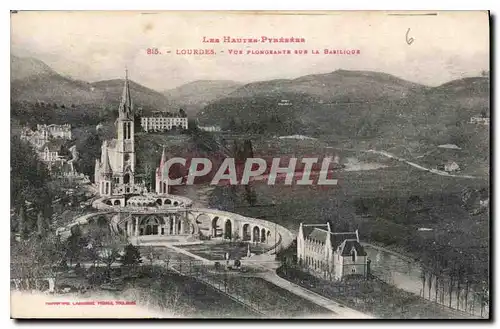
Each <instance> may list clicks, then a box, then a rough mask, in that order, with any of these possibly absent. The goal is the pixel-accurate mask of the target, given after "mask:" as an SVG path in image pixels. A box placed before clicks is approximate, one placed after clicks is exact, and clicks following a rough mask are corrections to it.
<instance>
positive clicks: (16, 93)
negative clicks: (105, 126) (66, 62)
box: [11, 56, 171, 110]
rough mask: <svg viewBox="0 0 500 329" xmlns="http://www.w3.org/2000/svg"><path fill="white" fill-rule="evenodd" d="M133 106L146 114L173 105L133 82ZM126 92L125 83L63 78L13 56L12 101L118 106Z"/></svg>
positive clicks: (37, 63)
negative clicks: (141, 108)
mask: <svg viewBox="0 0 500 329" xmlns="http://www.w3.org/2000/svg"><path fill="white" fill-rule="evenodd" d="M130 89H131V91H132V94H133V98H134V104H135V105H136V106H137V107H144V108H145V109H146V110H152V109H158V110H167V109H168V106H170V105H171V102H169V101H168V99H167V98H166V97H165V96H163V95H162V94H161V93H159V92H157V91H154V90H152V89H149V88H147V87H144V86H142V85H140V84H138V83H135V82H133V81H131V82H130ZM122 90H123V79H115V80H107V81H99V82H94V83H89V82H84V81H79V80H74V79H71V78H68V77H64V76H62V75H60V74H58V73H57V72H55V71H54V70H52V69H51V68H50V67H49V66H48V65H46V64H45V63H43V62H42V61H39V60H37V59H34V58H21V57H17V56H11V100H12V101H13V102H20V101H24V102H45V103H51V104H52V103H57V104H59V105H60V104H65V105H66V106H70V105H71V104H75V105H92V106H95V107H104V106H110V107H112V106H117V105H118V103H119V101H120V96H121V93H122Z"/></svg>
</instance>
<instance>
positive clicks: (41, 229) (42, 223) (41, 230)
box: [36, 211, 47, 237]
mask: <svg viewBox="0 0 500 329" xmlns="http://www.w3.org/2000/svg"><path fill="white" fill-rule="evenodd" d="M36 226H37V230H38V235H39V236H41V237H43V236H45V234H46V233H47V224H46V220H45V218H44V216H43V213H42V212H41V211H39V212H38V215H37V219H36Z"/></svg>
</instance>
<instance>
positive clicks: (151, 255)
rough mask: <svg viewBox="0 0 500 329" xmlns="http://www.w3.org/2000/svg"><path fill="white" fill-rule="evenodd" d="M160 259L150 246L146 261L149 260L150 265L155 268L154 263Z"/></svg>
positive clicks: (147, 250)
mask: <svg viewBox="0 0 500 329" xmlns="http://www.w3.org/2000/svg"><path fill="white" fill-rule="evenodd" d="M157 258H158V253H157V252H156V250H155V248H154V247H153V246H148V247H147V249H146V259H147V260H149V264H150V265H151V266H153V261H154V260H155V259H157Z"/></svg>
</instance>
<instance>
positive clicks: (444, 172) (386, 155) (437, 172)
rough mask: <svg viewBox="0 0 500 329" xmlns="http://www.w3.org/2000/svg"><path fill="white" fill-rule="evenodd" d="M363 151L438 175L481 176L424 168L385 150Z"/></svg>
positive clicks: (474, 177) (473, 177)
mask: <svg viewBox="0 0 500 329" xmlns="http://www.w3.org/2000/svg"><path fill="white" fill-rule="evenodd" d="M363 152H367V153H374V154H379V155H382V156H385V157H386V158H390V159H395V160H398V161H401V162H405V163H407V164H409V165H410V166H412V167H415V168H417V169H420V170H424V171H428V172H430V173H433V174H436V175H440V176H446V177H458V178H472V179H480V178H481V177H476V176H470V175H453V174H449V173H447V172H446V171H441V170H437V169H430V168H426V167H424V166H421V165H419V164H418V163H415V162H411V161H409V160H406V159H404V158H400V157H398V156H396V155H394V154H392V153H389V152H386V151H376V150H368V151H363Z"/></svg>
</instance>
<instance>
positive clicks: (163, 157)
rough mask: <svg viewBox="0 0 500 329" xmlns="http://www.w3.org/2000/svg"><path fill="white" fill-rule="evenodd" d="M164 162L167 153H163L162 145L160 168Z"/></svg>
mask: <svg viewBox="0 0 500 329" xmlns="http://www.w3.org/2000/svg"><path fill="white" fill-rule="evenodd" d="M165 162H167V155H166V153H165V146H164V147H163V152H162V153H161V160H160V168H163V166H164V165H165Z"/></svg>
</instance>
